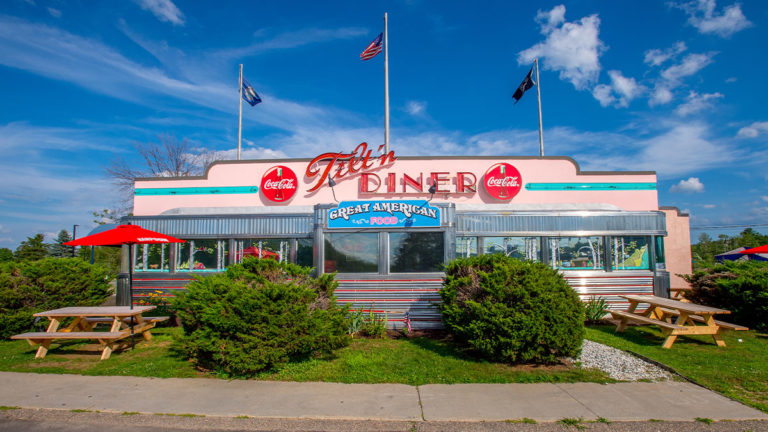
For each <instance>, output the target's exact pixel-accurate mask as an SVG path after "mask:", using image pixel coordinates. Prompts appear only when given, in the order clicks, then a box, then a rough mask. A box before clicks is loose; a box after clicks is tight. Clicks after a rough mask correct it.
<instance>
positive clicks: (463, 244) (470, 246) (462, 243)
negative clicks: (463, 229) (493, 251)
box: [456, 237, 477, 258]
mask: <svg viewBox="0 0 768 432" xmlns="http://www.w3.org/2000/svg"><path fill="white" fill-rule="evenodd" d="M473 256H477V237H456V258H469V257H473Z"/></svg>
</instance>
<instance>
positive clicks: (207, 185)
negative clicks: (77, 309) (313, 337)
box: [118, 143, 691, 328]
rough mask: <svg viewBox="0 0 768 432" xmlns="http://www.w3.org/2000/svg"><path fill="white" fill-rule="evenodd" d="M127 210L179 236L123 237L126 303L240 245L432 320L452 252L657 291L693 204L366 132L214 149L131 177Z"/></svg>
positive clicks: (223, 262)
mask: <svg viewBox="0 0 768 432" xmlns="http://www.w3.org/2000/svg"><path fill="white" fill-rule="evenodd" d="M627 168H628V169H631V167H627ZM124 222H127V223H132V224H136V225H140V226H142V227H144V228H147V229H150V230H154V231H158V232H162V233H164V234H168V235H171V236H174V237H178V238H181V239H184V240H186V242H185V243H182V244H170V245H138V246H135V247H134V250H133V256H134V272H135V273H134V301H138V300H140V298H141V297H142V296H147V295H149V294H151V293H153V292H160V293H162V294H163V295H173V293H174V292H176V291H177V290H180V289H184V287H185V285H186V284H187V283H188V282H189V280H190V279H191V278H192V276H193V275H199V274H207V273H213V272H220V271H222V270H224V269H225V268H226V266H228V265H230V264H233V263H237V262H239V261H241V260H242V259H243V257H245V256H248V255H251V256H260V257H262V258H270V259H276V260H280V261H289V262H292V263H296V264H300V265H304V266H312V267H314V268H315V269H316V272H317V273H330V272H336V273H337V275H336V279H337V280H338V282H339V287H338V289H337V290H336V296H337V299H338V301H339V302H343V303H348V304H349V305H350V306H351V307H353V308H355V309H362V310H364V311H369V310H373V311H374V312H376V313H379V314H386V317H387V319H388V321H389V323H390V326H395V327H399V326H401V325H402V322H403V317H404V315H405V313H406V312H407V313H408V316H409V319H410V321H411V323H412V325H413V326H414V327H416V328H435V327H440V325H441V322H440V313H439V311H438V310H437V308H436V305H437V304H439V301H440V296H439V294H438V291H439V289H440V287H441V283H442V277H443V273H442V270H441V269H442V266H443V265H444V264H445V263H447V262H448V261H450V260H452V259H454V258H457V257H467V256H475V255H478V254H493V253H503V254H506V255H508V256H511V257H515V258H519V259H526V260H534V261H540V262H543V263H545V264H546V265H548V266H551V267H552V268H554V269H557V270H558V271H560V272H561V273H562V274H563V276H564V277H565V279H566V281H568V283H569V284H570V285H571V286H573V288H574V289H575V290H576V291H577V292H578V293H579V295H581V297H582V299H584V300H587V299H588V298H589V297H591V296H597V297H604V298H605V299H606V300H607V301H608V303H609V305H610V306H611V307H615V308H619V307H623V306H624V304H623V303H622V301H621V299H620V298H619V297H617V296H618V295H620V294H630V293H631V294H656V295H661V296H668V294H669V289H670V287H671V286H684V282H683V281H682V280H681V279H680V278H679V277H677V276H676V274H686V273H690V271H691V253H690V238H689V227H688V216H687V215H685V214H681V213H680V212H679V211H678V210H677V209H675V208H671V207H670V208H668V207H659V203H658V192H657V179H656V174H655V173H654V172H649V171H581V170H580V168H579V166H578V164H577V163H576V161H574V160H573V159H571V158H569V157H562V156H548V157H514V156H472V157H471V156H457V157H453V156H431V157H425V156H396V155H395V153H394V152H389V153H387V154H382V153H381V150H380V149H374V148H371V147H369V146H368V145H367V144H365V143H363V144H360V145H358V146H357V147H356V148H354V149H351V151H349V152H338V153H324V154H321V155H319V156H317V157H315V158H313V159H285V160H242V161H218V162H215V163H213V164H212V165H211V166H210V167H209V168H208V169H207V171H206V173H205V174H204V175H202V176H200V177H179V178H167V177H163V178H146V179H138V180H136V183H135V197H134V212H133V216H131V217H128V218H125V219H124ZM124 261H126V262H127V261H128V260H124ZM126 265H127V264H126ZM122 293H123V294H122V297H123V298H122V300H121V299H118V301H123V302H126V303H127V301H128V300H127V295H126V294H125V292H124V291H123V292H122Z"/></svg>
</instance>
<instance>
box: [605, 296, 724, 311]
mask: <svg viewBox="0 0 768 432" xmlns="http://www.w3.org/2000/svg"><path fill="white" fill-rule="evenodd" d="M619 297H622V298H625V299H627V300H630V301H636V302H640V303H648V304H650V305H654V306H661V307H667V308H670V309H677V310H679V311H681V312H688V313H691V314H707V315H709V314H729V313H731V311H729V310H725V309H718V308H713V307H710V306H703V305H698V304H695V303H685V302H681V301H678V300H672V299H668V298H664V297H656V296H650V295H634V294H626V295H620V296H619Z"/></svg>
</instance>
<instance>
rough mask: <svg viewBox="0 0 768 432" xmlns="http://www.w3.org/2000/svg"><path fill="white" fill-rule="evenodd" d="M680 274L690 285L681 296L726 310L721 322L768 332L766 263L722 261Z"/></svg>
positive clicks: (767, 268) (767, 274) (767, 270)
mask: <svg viewBox="0 0 768 432" xmlns="http://www.w3.org/2000/svg"><path fill="white" fill-rule="evenodd" d="M680 276H682V277H683V278H685V279H686V280H687V281H688V283H689V284H690V285H691V288H692V290H691V291H690V292H687V293H686V294H685V297H686V298H687V299H689V300H690V301H692V302H693V303H698V304H702V305H707V306H712V307H716V308H722V309H727V310H729V311H731V315H730V316H728V317H725V316H723V319H724V320H725V321H729V322H734V323H736V324H741V325H745V326H747V327H749V328H752V329H755V330H760V331H768V262H764V261H762V262H761V261H725V262H723V263H719V264H715V265H714V266H712V268H708V269H703V270H700V271H696V272H694V273H693V274H692V275H680Z"/></svg>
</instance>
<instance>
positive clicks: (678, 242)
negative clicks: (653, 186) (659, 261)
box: [659, 207, 692, 288]
mask: <svg viewBox="0 0 768 432" xmlns="http://www.w3.org/2000/svg"><path fill="white" fill-rule="evenodd" d="M659 210H661V211H663V212H664V214H665V216H666V218H667V233H668V235H667V237H666V238H665V239H664V254H665V256H666V258H667V271H669V273H670V275H671V277H670V286H671V287H672V288H687V287H688V282H686V281H685V280H684V279H683V278H681V277H680V276H677V275H678V274H691V271H692V264H691V230H690V225H689V218H688V215H687V214H685V213H680V210H678V209H677V208H675V207H660V208H659Z"/></svg>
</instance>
